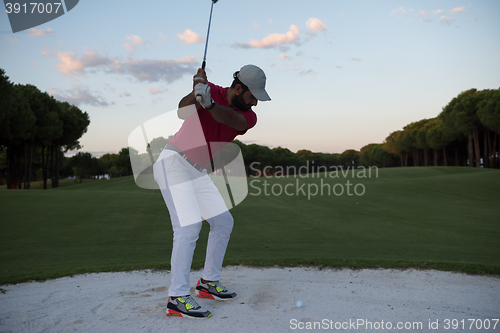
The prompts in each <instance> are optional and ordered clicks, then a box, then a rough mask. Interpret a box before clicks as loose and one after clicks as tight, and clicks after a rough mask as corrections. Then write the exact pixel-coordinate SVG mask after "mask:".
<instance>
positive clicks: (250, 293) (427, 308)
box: [0, 266, 500, 333]
mask: <svg viewBox="0 0 500 333" xmlns="http://www.w3.org/2000/svg"><path fill="white" fill-rule="evenodd" d="M200 276H201V272H200V271H193V272H192V273H191V284H192V285H193V286H194V285H195V283H196V281H197V280H198V278H200ZM221 282H222V283H223V284H224V285H225V286H226V287H227V288H228V289H231V290H233V291H236V292H237V293H238V296H237V297H236V298H235V299H233V300H231V301H227V302H218V301H213V300H207V299H199V298H196V299H197V300H198V302H199V304H200V305H202V306H203V307H205V308H208V309H209V310H210V311H211V312H212V318H209V319H204V320H199V319H188V318H172V317H167V316H166V315H165V309H166V305H167V292H168V286H169V283H170V274H169V272H168V271H149V270H148V271H134V272H124V273H99V274H84V275H78V276H73V277H65V278H60V279H56V280H49V281H45V282H29V283H21V284H16V285H4V286H0V332H110V333H114V332H116V333H118V332H120V333H121V332H134V333H138V332H218V333H224V332H296V331H303V332H306V331H328V330H332V331H334V330H338V331H345V332H461V331H463V332H477V331H479V330H478V329H477V328H476V327H480V325H481V326H482V327H483V329H482V330H481V332H500V323H499V322H498V319H499V318H500V278H498V277H489V276H471V275H466V274H461V273H452V272H440V271H434V270H422V271H420V270H414V269H410V270H383V269H375V270H374V269H363V270H348V269H342V270H332V269H322V270H318V269H317V268H303V267H295V268H262V269H260V268H249V267H242V266H233V267H225V268H224V269H223V272H222V280H221ZM192 294H193V295H194V290H193V289H192ZM299 300H300V301H302V302H303V304H304V306H303V307H302V308H299V307H297V306H296V303H297V301H299ZM495 319H496V320H495ZM453 320H455V321H453ZM453 324H456V325H458V326H457V327H455V328H456V329H453V328H454V325H453ZM398 325H399V327H400V328H402V329H398ZM405 325H406V329H404V327H405ZM470 325H472V327H470ZM486 325H489V327H490V328H489V329H487V330H486V329H484V327H485V326H486ZM494 326H495V328H494ZM447 327H448V328H447ZM436 328H437V329H436ZM493 328H494V329H493Z"/></svg>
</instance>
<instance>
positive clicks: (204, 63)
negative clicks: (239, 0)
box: [196, 0, 219, 103]
mask: <svg viewBox="0 0 500 333" xmlns="http://www.w3.org/2000/svg"><path fill="white" fill-rule="evenodd" d="M217 1H219V0H212V6H211V7H210V19H209V20H208V30H207V39H206V41H205V53H204V54H203V62H202V63H201V68H202V69H205V66H206V65H207V62H206V60H207V48H208V37H209V36H210V24H211V23H212V11H213V10H214V3H216V2H217ZM196 100H197V101H198V103H199V102H201V96H200V95H197V96H196Z"/></svg>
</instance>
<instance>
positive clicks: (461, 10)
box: [450, 6, 465, 14]
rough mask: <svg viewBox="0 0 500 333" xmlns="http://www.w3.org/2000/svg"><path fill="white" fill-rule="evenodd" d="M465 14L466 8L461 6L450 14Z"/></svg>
mask: <svg viewBox="0 0 500 333" xmlns="http://www.w3.org/2000/svg"><path fill="white" fill-rule="evenodd" d="M463 12H465V6H461V7H456V8H453V9H452V10H450V13H454V14H456V13H463Z"/></svg>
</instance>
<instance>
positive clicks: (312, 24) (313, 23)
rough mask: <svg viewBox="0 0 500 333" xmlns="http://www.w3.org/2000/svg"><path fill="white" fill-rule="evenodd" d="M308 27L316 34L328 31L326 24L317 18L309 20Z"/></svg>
mask: <svg viewBox="0 0 500 333" xmlns="http://www.w3.org/2000/svg"><path fill="white" fill-rule="evenodd" d="M306 27H307V28H308V29H309V30H311V31H314V32H319V31H325V30H326V24H324V23H323V22H321V21H320V19H318V18H315V17H311V18H310V19H309V20H307V22H306Z"/></svg>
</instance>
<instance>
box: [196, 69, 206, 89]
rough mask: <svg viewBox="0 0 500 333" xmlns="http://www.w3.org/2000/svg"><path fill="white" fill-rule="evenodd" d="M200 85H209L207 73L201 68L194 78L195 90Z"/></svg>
mask: <svg viewBox="0 0 500 333" xmlns="http://www.w3.org/2000/svg"><path fill="white" fill-rule="evenodd" d="M198 83H205V84H206V83H208V79H207V73H206V72H205V70H204V69H202V68H199V69H198V72H197V73H196V75H195V76H193V89H194V87H195V86H196V85H197V84H198Z"/></svg>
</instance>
